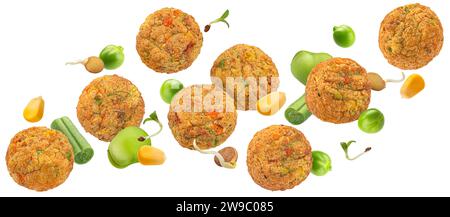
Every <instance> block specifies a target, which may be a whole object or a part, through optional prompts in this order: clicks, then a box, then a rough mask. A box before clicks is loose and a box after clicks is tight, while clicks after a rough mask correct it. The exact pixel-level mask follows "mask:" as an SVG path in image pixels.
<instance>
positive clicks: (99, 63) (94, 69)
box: [66, 56, 105, 73]
mask: <svg viewBox="0 0 450 217" xmlns="http://www.w3.org/2000/svg"><path fill="white" fill-rule="evenodd" d="M77 64H82V65H84V67H85V68H86V71H88V72H90V73H99V72H101V71H103V68H104V66H105V65H104V63H103V60H101V59H100V58H98V57H95V56H91V57H88V58H86V59H84V60H78V61H75V62H67V63H66V65H77Z"/></svg>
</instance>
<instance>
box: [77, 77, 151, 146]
mask: <svg viewBox="0 0 450 217" xmlns="http://www.w3.org/2000/svg"><path fill="white" fill-rule="evenodd" d="M144 107H145V105H144V100H143V99H142V96H141V93H140V92H139V90H138V89H137V87H136V86H134V84H133V83H131V82H130V81H129V80H127V79H125V78H122V77H120V76H117V75H105V76H103V77H99V78H96V79H95V80H93V81H92V82H91V83H90V84H89V85H88V86H86V87H85V88H84V90H83V92H82V93H81V96H80V98H79V101H78V106H77V116H78V120H79V121H80V123H81V125H82V126H83V127H84V129H85V130H86V131H87V132H89V133H90V134H92V135H93V136H95V137H97V138H98V139H100V140H102V141H105V142H109V141H111V140H112V139H113V138H114V136H116V134H117V133H119V131H120V130H122V129H124V128H126V127H129V126H139V125H140V124H141V121H142V119H143V118H144V112H145V110H144V109H145V108H144Z"/></svg>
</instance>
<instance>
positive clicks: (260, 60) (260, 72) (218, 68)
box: [211, 44, 279, 110]
mask: <svg viewBox="0 0 450 217" xmlns="http://www.w3.org/2000/svg"><path fill="white" fill-rule="evenodd" d="M229 77H231V78H235V79H239V78H240V79H242V81H241V82H239V81H237V83H235V84H234V85H230V86H227V85H226V82H227V78H229ZM211 78H212V82H213V83H214V84H216V85H220V86H221V87H224V88H225V89H226V90H227V92H228V94H229V95H230V96H232V97H233V98H234V100H235V105H236V107H237V109H238V110H255V109H256V103H257V100H258V99H259V98H260V97H263V96H265V95H267V94H269V93H271V92H272V90H276V89H277V88H278V85H279V79H278V70H277V68H276V66H275V64H274V63H273V62H272V59H271V58H270V57H269V56H268V55H267V54H265V53H264V52H263V51H262V50H261V49H259V48H257V47H255V46H250V45H246V44H238V45H235V46H233V47H231V48H229V49H227V50H226V51H224V52H223V53H222V54H220V55H219V57H217V59H216V61H215V62H214V65H213V66H212V68H211ZM216 78H218V79H216ZM247 78H254V81H251V80H249V81H247V82H245V81H244V79H247ZM259 79H263V82H265V83H267V85H265V84H264V83H263V82H260V80H259ZM242 82H243V83H244V84H243V85H242V87H243V88H239V87H240V85H239V84H240V83H242ZM255 82H256V83H255ZM252 84H254V86H255V87H258V86H260V89H258V88H255V89H256V90H251V88H250V87H251V86H252ZM242 91H244V97H245V98H243V99H242V100H238V99H239V98H238V97H239V93H241V92H242ZM250 91H252V92H250ZM260 91H261V92H260ZM250 93H254V94H253V95H255V97H250Z"/></svg>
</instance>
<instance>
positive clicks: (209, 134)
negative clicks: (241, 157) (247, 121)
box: [168, 85, 237, 149]
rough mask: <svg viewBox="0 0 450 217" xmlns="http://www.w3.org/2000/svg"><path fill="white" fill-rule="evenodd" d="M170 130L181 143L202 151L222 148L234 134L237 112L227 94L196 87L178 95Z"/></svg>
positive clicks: (170, 113)
mask: <svg viewBox="0 0 450 217" xmlns="http://www.w3.org/2000/svg"><path fill="white" fill-rule="evenodd" d="M168 119H169V127H170V129H171V130H172V133H173V136H174V137H175V139H176V140H177V141H178V143H179V144H180V145H181V146H183V147H185V148H190V149H192V148H193V142H194V140H196V143H197V145H198V147H199V148H201V149H209V148H213V147H216V146H219V145H220V144H222V143H223V142H225V140H226V139H227V138H228V137H229V136H230V135H231V133H233V131H234V128H235V126H236V120H237V112H236V109H235V107H234V104H233V99H231V98H230V97H229V96H228V94H227V93H226V92H224V91H222V90H221V89H218V88H214V86H212V85H193V86H190V87H186V88H184V89H183V90H181V91H180V92H178V93H177V94H176V95H175V97H174V98H173V100H172V103H171V104H170V111H169V114H168Z"/></svg>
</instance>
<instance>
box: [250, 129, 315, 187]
mask: <svg viewBox="0 0 450 217" xmlns="http://www.w3.org/2000/svg"><path fill="white" fill-rule="evenodd" d="M247 167H248V172H249V173H250V176H251V177H252V179H253V181H254V182H255V183H256V184H258V185H260V186H261V187H263V188H265V189H268V190H272V191H278V190H286V189H291V188H293V187H295V186H297V185H299V184H300V183H301V182H303V181H304V180H305V179H306V178H307V177H308V175H309V173H310V171H311V167H312V152H311V146H310V144H309V142H308V140H307V139H306V138H305V136H304V135H303V133H302V132H300V131H299V130H297V129H295V128H293V127H290V126H283V125H273V126H270V127H267V128H265V129H263V130H261V131H259V132H257V133H256V134H255V136H253V139H252V140H251V141H250V144H249V145H248V150H247Z"/></svg>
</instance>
